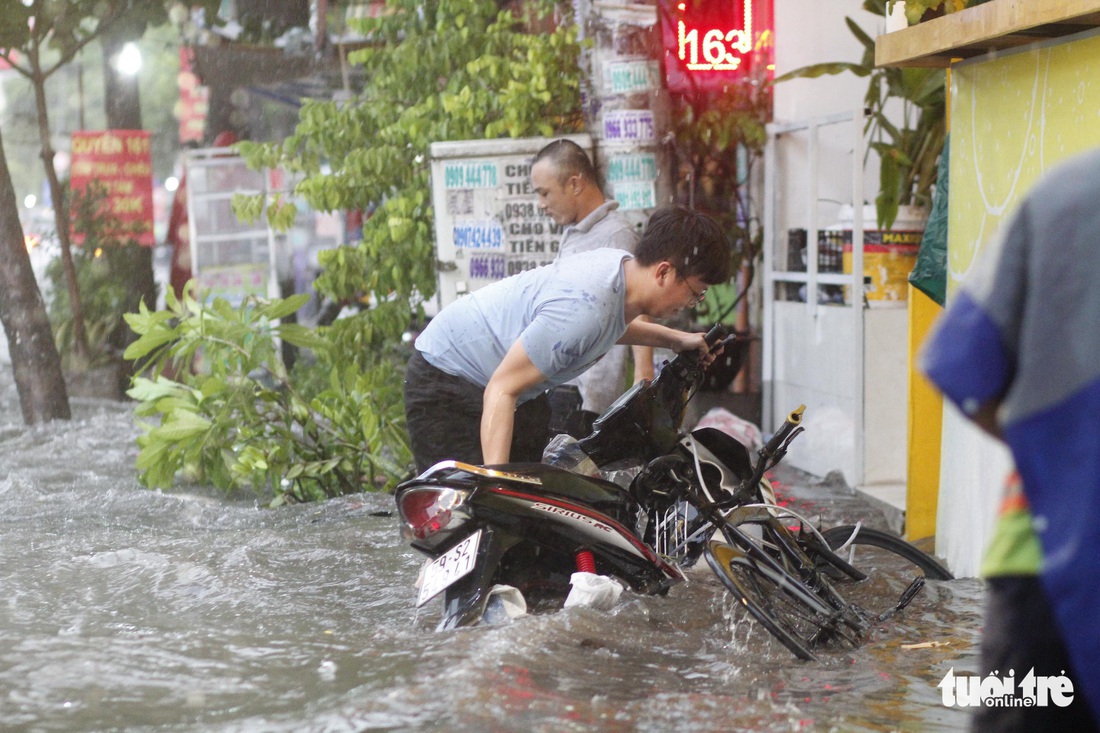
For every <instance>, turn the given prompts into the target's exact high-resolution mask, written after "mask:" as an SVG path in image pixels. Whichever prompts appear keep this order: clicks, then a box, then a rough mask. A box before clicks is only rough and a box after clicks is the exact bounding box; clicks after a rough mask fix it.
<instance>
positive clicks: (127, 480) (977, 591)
mask: <svg viewBox="0 0 1100 733" xmlns="http://www.w3.org/2000/svg"><path fill="white" fill-rule="evenodd" d="M73 412H74V419H73V420H72V422H71V423H55V424H50V425H47V426H45V427H41V428H35V429H28V428H25V427H24V426H23V425H22V424H21V422H20V417H19V416H20V413H19V408H18V401H17V397H16V395H15V391H14V387H13V386H12V380H11V374H10V367H8V366H6V365H4V366H0V502H2V506H3V510H2V511H0V640H2V641H0V730H5V731H8V730H10V731H24V730H25V731H59V732H60V731H64V732H65V733H72V732H75V731H135V732H136V731H154V730H155V731H225V732H229V731H241V732H245V731H248V732H253V731H256V732H259V731H263V732H265V733H266V732H268V731H287V732H289V731H294V732H295V733H300V732H302V731H349V732H350V731H478V732H480V731H545V732H546V733H561V732H563V731H566V732H568V731H652V732H653V733H667V732H669V731H703V730H705V731H741V730H744V731H757V730H760V731H834V730H835V731H845V732H846V733H847V732H851V731H893V730H901V731H922V732H923V731H959V730H965V729H966V727H967V724H968V720H969V719H968V715H967V713H966V712H965V711H963V710H960V709H958V708H948V707H945V706H944V705H943V704H942V703H941V699H940V691H939V690H938V688H937V687H936V685H937V683H938V682H939V681H940V680H941V679H942V678H943V677H944V675H945V674H946V673H947V671H948V670H949V669H951V668H954V669H955V671H956V672H959V671H962V670H974V669H975V668H976V646H975V644H976V640H977V636H978V633H979V627H980V606H981V603H982V599H983V591H982V588H981V585H980V583H979V582H978V581H975V580H961V581H951V582H947V583H930V584H929V586H930V587H929V588H928V589H927V590H926V592H925V593H923V594H922V596H921V597H919V598H918V599H917V600H916V601H915V602H914V604H913V605H912V606H911V607H910V608H909V609H907V610H906V611H904V612H903V613H902V614H901V615H899V616H897V617H895V618H893V619H891V620H889V621H887V622H884V623H883V624H881V626H880V628H879V630H878V631H877V632H876V633H875V634H874V635H873V636H872V638H871V639H870V640H869V641H868V643H866V644H865V645H864V646H863V647H861V648H860V649H858V650H854V651H844V652H832V653H828V654H826V655H824V656H823V659H822V660H821V661H818V662H810V663H807V662H799V661H796V660H795V659H794V658H793V657H792V656H791V655H790V654H789V653H788V652H787V651H786V650H785V649H783V648H782V647H781V646H780V645H779V644H778V643H776V642H774V641H772V640H771V639H770V637H769V636H768V635H767V634H766V633H765V632H764V631H763V630H762V629H761V628H760V627H759V626H757V625H756V624H755V623H754V622H753V621H751V620H750V619H747V618H744V617H742V616H740V615H739V613H737V612H735V607H734V605H733V603H732V602H731V599H730V597H729V596H728V595H727V594H726V592H725V591H724V589H723V588H722V586H721V585H719V584H718V583H717V581H716V580H714V579H713V578H712V577H710V576H709V571H707V570H706V569H705V565H704V566H703V567H700V568H699V569H698V570H697V571H694V572H693V573H692V574H691V579H690V581H689V582H687V583H684V584H681V585H680V586H678V587H676V588H674V589H673V590H672V591H671V592H670V593H669V595H668V596H667V597H664V598H648V597H639V596H635V595H631V594H629V593H626V594H624V599H625V600H624V601H623V602H621V603H620V604H619V605H618V606H617V607H616V608H614V609H613V610H611V611H608V612H603V611H595V610H592V609H571V610H569V611H561V612H557V613H551V614H546V615H541V616H534V617H532V616H529V617H525V618H522V619H519V620H517V621H515V622H513V623H511V624H509V625H506V626H496V627H485V628H475V629H467V630H461V631H456V632H445V633H437V632H435V631H434V626H435V623H436V621H437V614H438V608H437V607H436V605H435V604H434V603H430V604H428V605H427V606H426V607H425V609H423V610H422V611H421V612H420V613H419V614H418V613H417V612H416V611H415V609H414V599H415V591H414V588H413V582H414V580H415V578H416V574H417V570H418V568H419V566H420V564H421V560H422V558H421V557H420V556H418V555H417V554H416V553H414V552H413V551H412V550H411V549H409V548H408V547H406V546H405V545H404V544H402V542H401V540H400V538H399V534H398V520H397V519H396V517H395V516H394V515H393V514H392V509H393V504H392V499H391V498H390V497H389V496H387V495H370V494H367V495H362V496H355V497H346V498H340V499H335V500H331V501H328V502H325V503H323V504H316V505H309V506H293V507H285V508H280V509H276V510H269V509H264V508H261V507H259V506H258V505H257V502H256V501H255V500H254V499H253V498H252V497H249V496H243V497H235V498H231V499H230V498H225V497H224V496H222V495H221V494H219V493H217V492H214V491H213V490H210V489H206V488H204V487H195V486H191V487H179V488H177V489H175V490H173V491H165V492H157V491H148V490H145V489H142V488H141V487H140V486H139V485H138V483H137V481H136V480H135V477H134V476H135V472H134V468H133V464H134V459H135V456H136V453H137V451H136V447H135V446H134V438H135V437H136V436H137V434H138V430H137V428H136V427H135V425H134V420H133V417H132V414H131V411H130V407H129V406H128V405H125V404H119V403H113V402H104V401H93V400H80V399H74V400H73ZM785 475H787V474H780V478H783V476H785ZM792 475H793V474H792ZM789 490H790V491H791V492H792V495H793V496H795V497H796V499H795V500H796V501H798V502H800V503H802V504H803V505H804V506H803V508H804V509H805V508H807V507H808V508H810V509H814V508H821V507H824V513H825V516H827V517H829V518H834V517H835V519H836V521H832V522H830V523H839V522H842V521H850V520H852V519H857V518H862V519H865V520H866V521H868V523H870V524H875V522H876V517H875V516H873V512H871V511H869V510H868V509H867V507H865V506H863V505H862V504H861V503H860V502H859V501H857V500H855V499H854V498H852V497H845V496H841V497H832V496H830V494H835V493H836V491H835V490H832V491H828V490H825V489H821V488H820V487H818V488H814V487H809V488H798V487H791V488H790V489H789ZM856 515H860V516H856Z"/></svg>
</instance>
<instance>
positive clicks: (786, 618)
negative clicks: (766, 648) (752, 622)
mask: <svg viewBox="0 0 1100 733" xmlns="http://www.w3.org/2000/svg"><path fill="white" fill-rule="evenodd" d="M704 555H705V557H706V559H707V563H708V564H709V565H710V567H711V569H712V570H714V572H715V574H716V575H717V576H718V578H719V579H720V580H721V581H722V584H723V585H725V586H726V588H727V589H728V590H729V591H730V593H732V594H733V596H734V597H735V598H736V599H737V600H738V601H739V602H740V603H741V605H742V606H743V607H744V608H745V609H746V610H747V611H748V612H749V613H750V614H751V615H752V616H753V618H755V619H756V620H757V621H759V622H760V623H761V624H762V625H763V626H764V628H766V629H767V630H768V631H769V632H770V633H771V634H772V636H774V637H775V638H776V639H778V640H779V641H780V642H781V643H782V644H783V646H785V647H787V649H789V650H790V651H791V652H792V653H794V655H795V656H797V657H798V658H799V659H803V660H807V661H810V660H815V659H816V657H815V656H814V654H813V652H811V651H810V650H811V649H812V648H814V647H816V646H819V645H821V644H823V643H824V642H826V641H828V640H830V639H832V638H834V637H837V636H838V634H837V630H836V624H837V619H836V613H835V612H834V611H833V610H832V609H830V608H829V607H828V606H827V605H825V604H824V603H823V602H822V601H821V600H820V599H818V598H816V597H815V596H814V595H813V594H812V593H811V592H810V591H808V590H807V589H805V588H803V587H802V584H801V583H800V582H799V581H798V580H797V579H795V578H793V577H791V576H789V575H787V574H786V573H783V572H781V571H779V570H777V569H776V568H773V567H769V566H768V565H767V564H766V563H762V562H760V561H758V560H756V559H753V558H752V557H750V556H749V555H747V554H746V553H745V552H743V551H741V550H739V549H737V548H736V547H733V546H732V545H727V544H725V543H724V542H718V541H715V540H711V541H710V542H708V543H707V546H706V549H705V551H704Z"/></svg>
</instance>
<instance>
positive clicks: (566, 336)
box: [405, 208, 731, 471]
mask: <svg viewBox="0 0 1100 733" xmlns="http://www.w3.org/2000/svg"><path fill="white" fill-rule="evenodd" d="M730 263H731V255H730V248H729V243H728V241H727V240H726V237H725V235H724V234H723V232H722V230H721V228H720V227H719V226H718V224H717V223H715V222H714V221H713V220H712V219H708V218H707V217H705V216H703V215H702V214H699V213H696V212H691V211H687V210H686V209H679V208H671V209H663V210H661V211H658V212H657V213H655V214H654V215H653V216H652V217H651V218H650V221H649V224H648V225H647V226H646V230H645V233H643V235H642V238H641V241H640V242H639V243H638V250H637V252H636V254H635V255H634V256H631V255H630V254H629V253H628V252H625V251H622V250H615V249H607V248H601V249H597V250H593V251H591V252H583V253H581V254H578V255H574V256H572V257H566V258H564V259H559V260H557V261H556V262H554V263H552V264H550V265H547V266H545V267H541V268H537V269H535V270H528V271H527V272H523V273H520V274H518V275H514V276H512V277H509V278H506V279H504V280H501V281H498V282H496V283H493V284H492V285H489V286H487V287H484V288H481V289H480V290H477V291H474V292H473V293H471V294H469V295H466V296H464V297H462V298H460V299H458V300H457V301H455V302H454V303H451V304H450V305H448V306H447V307H446V308H444V309H443V310H442V311H440V313H439V314H438V315H437V316H435V318H433V319H432V321H431V322H430V323H429V324H428V326H427V328H425V329H424V331H423V333H421V334H420V336H419V337H418V338H417V340H416V344H415V346H416V350H415V351H414V353H413V356H412V358H410V359H409V365H408V369H407V370H406V374H405V415H406V419H407V426H408V430H409V437H410V439H411V443H412V449H413V455H414V457H415V459H416V465H417V469H418V470H420V471H424V470H426V469H427V468H430V467H431V466H432V465H433V464H434V463H436V462H438V461H442V460H447V459H453V460H459V461H463V462H466V463H474V464H478V463H480V464H485V465H492V464H500V463H506V462H508V461H509V460H517V461H539V460H540V459H541V458H542V450H543V448H544V447H545V446H546V443H547V441H548V440H549V438H550V435H549V431H548V428H549V420H550V414H549V404H548V400H547V397H546V392H545V390H546V389H547V388H548V387H553V386H554V385H558V384H562V383H563V382H565V381H567V380H569V379H572V378H573V377H575V376H577V375H578V374H580V373H582V372H583V371H584V370H585V369H587V368H588V367H589V366H591V364H592V363H593V362H594V361H595V360H596V359H598V358H599V357H600V356H602V355H603V354H604V353H606V351H607V350H608V349H609V348H611V346H612V345H613V344H615V343H622V344H640V345H645V346H651V347H652V346H661V347H665V348H669V349H672V350H673V351H677V352H679V351H690V350H697V351H700V352H701V353H703V354H706V353H707V346H706V342H705V341H704V339H703V334H700V333H685V332H682V331H676V330H674V329H671V328H668V327H667V326H662V325H660V324H657V323H652V322H648V321H646V320H645V319H643V318H641V316H648V317H651V318H656V319H663V318H670V317H672V316H673V315H675V314H676V313H677V312H679V311H680V310H682V309H684V308H688V307H691V306H692V305H694V304H696V303H698V302H699V301H700V300H702V299H703V298H704V297H705V296H706V290H707V287H708V286H710V285H713V284H715V283H720V282H726V281H727V280H728V279H729V274H730V267H731V264H730Z"/></svg>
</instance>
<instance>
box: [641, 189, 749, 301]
mask: <svg viewBox="0 0 1100 733" xmlns="http://www.w3.org/2000/svg"><path fill="white" fill-rule="evenodd" d="M634 256H635V258H636V259H637V260H638V264H640V265H642V266H643V267H649V266H650V265H655V264H657V263H658V262H661V261H662V260H667V261H668V262H669V263H670V264H671V265H672V266H673V267H675V268H676V274H677V276H678V277H679V278H681V279H684V278H687V277H688V276H689V275H695V276H697V277H699V278H700V279H702V280H703V282H705V283H707V284H708V285H716V284H718V283H724V282H729V279H730V275H731V270H732V268H733V263H732V249H731V247H730V244H729V239H727V238H726V235H725V233H724V232H723V231H722V227H720V226H719V225H718V222H716V221H715V220H714V219H711V218H710V217H709V216H706V215H704V214H700V213H699V212H698V211H691V210H688V209H685V208H683V207H680V206H672V207H668V208H665V209H658V210H657V211H655V212H653V215H652V216H650V217H649V223H647V224H646V227H645V231H644V232H642V238H641V240H640V241H639V242H638V247H637V249H636V250H635V253H634Z"/></svg>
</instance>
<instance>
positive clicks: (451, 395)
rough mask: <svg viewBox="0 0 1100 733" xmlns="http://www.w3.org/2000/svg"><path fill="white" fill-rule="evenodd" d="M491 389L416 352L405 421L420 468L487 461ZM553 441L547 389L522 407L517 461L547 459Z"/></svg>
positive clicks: (408, 376)
mask: <svg viewBox="0 0 1100 733" xmlns="http://www.w3.org/2000/svg"><path fill="white" fill-rule="evenodd" d="M484 393H485V390H484V389H482V388H481V387H479V386H477V385H476V384H473V383H472V382H469V381H467V380H465V379H463V378H462V377H456V376H454V375H451V374H447V373H446V372H444V371H443V370H441V369H437V368H436V367H434V366H432V365H431V364H429V363H428V362H427V360H426V359H425V358H424V357H423V356H422V355H421V353H420V352H419V351H415V350H414V351H413V355H412V357H411V358H410V359H409V363H408V366H407V367H406V369H405V422H406V426H407V427H408V431H409V439H410V441H411V443H412V451H413V458H415V459H416V470H417V472H421V473H422V472H424V471H426V470H427V469H429V468H431V467H432V466H434V465H435V464H436V463H438V462H440V461H446V460H454V461H463V462H464V463H472V464H475V465H477V464H480V463H481V408H482V399H483V397H484ZM549 441H550V401H549V399H548V398H547V396H546V394H545V393H544V394H542V395H539V396H538V397H536V398H535V399H533V400H529V401H527V402H524V403H523V404H522V405H520V406H519V407H518V408H516V417H515V427H514V428H513V429H512V450H511V460H512V462H518V463H522V462H533V463H537V462H539V461H541V460H542V452H543V450H544V449H545V448H546V444H547V443H548V442H549Z"/></svg>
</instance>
